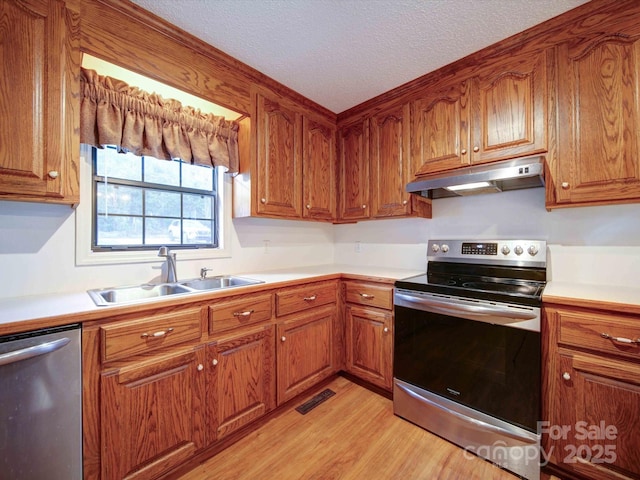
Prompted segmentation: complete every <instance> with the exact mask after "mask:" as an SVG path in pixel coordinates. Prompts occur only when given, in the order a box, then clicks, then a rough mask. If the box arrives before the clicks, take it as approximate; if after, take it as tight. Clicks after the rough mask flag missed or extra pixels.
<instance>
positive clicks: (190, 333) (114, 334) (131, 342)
mask: <svg viewBox="0 0 640 480" xmlns="http://www.w3.org/2000/svg"><path fill="white" fill-rule="evenodd" d="M201 316H202V309H201V308H200V307H194V308H187V309H185V310H179V311H173V312H168V313H161V314H157V315H153V316H149V317H142V318H140V319H137V320H133V321H129V322H120V323H114V324H113V325H104V326H102V327H100V332H101V336H102V360H103V361H104V362H110V361H112V360H119V359H122V358H126V357H130V356H133V355H138V354H141V353H146V352H151V351H153V350H156V349H158V348H164V347H168V346H171V345H177V344H179V343H182V342H186V341H189V340H197V339H198V338H200V319H201Z"/></svg>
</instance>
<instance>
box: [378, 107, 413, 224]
mask: <svg viewBox="0 0 640 480" xmlns="http://www.w3.org/2000/svg"><path fill="white" fill-rule="evenodd" d="M409 118H410V109H409V104H405V105H401V106H399V107H394V108H392V109H389V110H385V111H382V112H380V113H377V114H376V115H374V116H373V117H372V118H371V122H370V128H371V150H370V160H371V212H370V215H371V216H372V217H393V216H405V215H410V214H411V202H410V197H411V194H409V193H407V192H406V190H405V186H406V185H407V183H409V181H410V179H411V167H410V158H411V156H410V151H409V150H410V131H409Z"/></svg>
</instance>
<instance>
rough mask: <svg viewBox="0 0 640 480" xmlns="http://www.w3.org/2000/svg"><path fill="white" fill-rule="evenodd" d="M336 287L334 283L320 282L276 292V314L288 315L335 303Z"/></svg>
mask: <svg viewBox="0 0 640 480" xmlns="http://www.w3.org/2000/svg"><path fill="white" fill-rule="evenodd" d="M337 293H338V288H337V285H336V283H320V284H315V285H309V286H304V287H300V288H291V289H287V290H283V291H281V292H278V293H276V315H277V316H279V317H280V316H282V315H288V314H290V313H294V312H300V311H302V310H307V309H309V308H313V307H318V306H320V305H327V304H329V303H335V302H336V298H337Z"/></svg>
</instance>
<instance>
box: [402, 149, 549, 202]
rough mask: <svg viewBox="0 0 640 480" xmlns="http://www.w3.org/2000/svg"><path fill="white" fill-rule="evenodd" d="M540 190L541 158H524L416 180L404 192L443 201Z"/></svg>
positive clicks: (542, 165) (541, 175)
mask: <svg viewBox="0 0 640 480" xmlns="http://www.w3.org/2000/svg"><path fill="white" fill-rule="evenodd" d="M543 186H544V157H528V158H519V159H516V160H508V161H502V162H496V163H489V164H484V165H475V166H471V167H466V168H461V169H456V170H451V171H448V172H443V173H438V174H435V175H425V176H423V177H417V178H416V179H415V180H414V181H413V182H411V183H409V184H407V188H406V190H407V192H409V193H418V194H420V195H422V196H423V197H427V198H433V199H435V198H445V197H456V196H465V195H477V194H481V193H495V192H506V191H508V190H518V189H522V188H535V187H543Z"/></svg>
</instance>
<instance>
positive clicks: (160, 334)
mask: <svg viewBox="0 0 640 480" xmlns="http://www.w3.org/2000/svg"><path fill="white" fill-rule="evenodd" d="M171 332H173V328H167V329H166V330H160V331H159V332H155V333H152V334H148V333H143V334H142V335H140V338H149V337H151V338H160V337H164V336H165V335H168V334H169V333H171Z"/></svg>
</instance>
